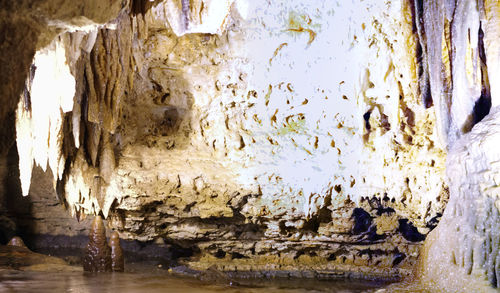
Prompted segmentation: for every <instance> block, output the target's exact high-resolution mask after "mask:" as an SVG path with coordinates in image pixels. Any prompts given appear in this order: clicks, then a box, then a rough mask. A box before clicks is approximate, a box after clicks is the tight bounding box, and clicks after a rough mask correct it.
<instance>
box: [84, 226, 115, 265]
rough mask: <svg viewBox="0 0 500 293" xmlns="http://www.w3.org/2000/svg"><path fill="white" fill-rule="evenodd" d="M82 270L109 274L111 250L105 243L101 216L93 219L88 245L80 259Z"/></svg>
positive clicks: (104, 230) (104, 229) (104, 231)
mask: <svg viewBox="0 0 500 293" xmlns="http://www.w3.org/2000/svg"><path fill="white" fill-rule="evenodd" d="M82 262H83V270H84V271H87V272H110V271H111V249H110V248H109V246H108V243H107V242H106V228H104V224H103V222H102V218H101V216H97V217H95V218H94V221H93V222H92V229H91V230H90V233H89V243H88V244H87V248H86V249H85V254H84V256H83V259H82Z"/></svg>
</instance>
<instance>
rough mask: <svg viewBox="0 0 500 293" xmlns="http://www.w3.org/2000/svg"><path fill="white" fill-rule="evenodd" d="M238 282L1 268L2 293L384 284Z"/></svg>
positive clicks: (367, 287)
mask: <svg viewBox="0 0 500 293" xmlns="http://www.w3.org/2000/svg"><path fill="white" fill-rule="evenodd" d="M238 283H239V285H236V286H231V285H228V284H210V283H208V282H202V281H199V280H197V279H193V278H183V277H174V276H172V275H170V274H168V273H167V272H163V273H158V272H155V273H151V272H149V273H104V274H89V273H83V272H57V273H54V272H51V273H48V272H23V271H14V270H8V271H0V292H30V293H31V292H35V293H45V292H51V293H52V292H75V293H97V292H99V293H103V292H118V293H136V292H148V293H156V292H266V293H267V292H346V293H347V292H366V291H372V292H373V290H374V289H376V288H380V287H381V286H382V285H383V284H381V283H377V282H360V281H318V280H284V279H281V280H252V281H249V280H244V281H243V280H238Z"/></svg>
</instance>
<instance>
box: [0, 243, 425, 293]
mask: <svg viewBox="0 0 500 293" xmlns="http://www.w3.org/2000/svg"><path fill="white" fill-rule="evenodd" d="M50 254H51V255H58V254H59V256H62V255H61V254H64V255H65V256H64V257H63V258H59V257H54V256H49V255H44V254H39V253H35V252H32V251H30V250H29V249H27V248H25V247H16V246H2V245H0V293H1V292H37V293H44V292H51V293H52V292H55V293H57V292H79V293H80V292H81V293H93V292H120V293H135V292H151V293H155V292H180V293H182V292H345V293H349V292H376V293H379V292H426V291H425V290H419V288H417V287H415V286H411V284H410V286H408V284H404V283H392V284H391V283H390V282H388V281H383V280H359V279H345V278H339V279H328V280H327V279H324V280H323V279H318V278H299V277H293V275H292V274H290V273H289V272H288V273H287V272H284V271H283V272H267V273H266V272H247V273H245V272H236V273H227V274H225V273H222V272H220V271H218V270H216V269H212V268H209V269H208V270H206V271H201V272H200V271H193V270H190V269H189V268H187V267H186V266H183V265H174V266H172V265H169V264H167V263H164V262H163V261H159V260H141V261H137V262H132V261H130V260H129V261H128V262H126V264H125V267H126V268H125V272H123V273H118V272H114V273H87V272H83V269H82V267H81V265H80V264H79V258H80V257H79V255H80V254H78V255H77V254H75V253H73V254H71V253H69V254H68V253H67V251H64V252H61V251H57V249H55V250H54V249H53V251H52V253H50ZM162 263H163V264H162Z"/></svg>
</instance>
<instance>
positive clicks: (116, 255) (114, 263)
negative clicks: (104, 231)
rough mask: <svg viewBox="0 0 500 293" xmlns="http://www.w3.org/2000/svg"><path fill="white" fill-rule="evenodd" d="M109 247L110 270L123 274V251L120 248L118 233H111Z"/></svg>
mask: <svg viewBox="0 0 500 293" xmlns="http://www.w3.org/2000/svg"><path fill="white" fill-rule="evenodd" d="M109 246H110V247H111V269H112V270H113V271H114V272H123V271H124V268H125V263H124V260H123V250H122V247H121V246H120V236H119V235H118V232H116V231H115V232H113V233H112V234H111V237H110V239H109Z"/></svg>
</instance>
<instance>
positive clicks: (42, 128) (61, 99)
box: [16, 39, 75, 195]
mask: <svg viewBox="0 0 500 293" xmlns="http://www.w3.org/2000/svg"><path fill="white" fill-rule="evenodd" d="M33 64H34V66H33V68H35V74H34V77H33V81H32V83H31V88H30V89H29V90H28V91H29V95H30V100H29V101H30V103H31V107H30V105H28V104H27V101H26V100H25V99H20V102H19V106H18V110H17V118H16V129H17V146H18V150H19V158H20V159H19V167H20V174H21V187H22V191H23V195H27V194H28V192H29V186H30V183H31V169H32V166H33V160H34V161H35V162H36V163H37V164H38V165H39V166H40V167H42V169H44V170H45V169H46V168H47V165H48V166H50V168H51V169H52V173H53V175H54V182H55V181H57V180H58V179H61V178H62V174H63V171H64V163H65V158H64V157H63V154H62V152H61V148H62V135H63V134H62V133H61V130H62V123H63V115H64V113H66V112H69V111H71V110H72V108H73V96H74V94H75V79H74V77H73V76H72V75H71V72H70V69H69V67H68V64H67V63H66V50H65V48H64V45H63V43H62V42H61V40H60V39H56V40H55V41H54V42H53V43H52V44H50V45H49V46H48V47H47V48H44V49H43V50H41V51H38V52H37V53H36V55H35V57H34V60H33Z"/></svg>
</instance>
